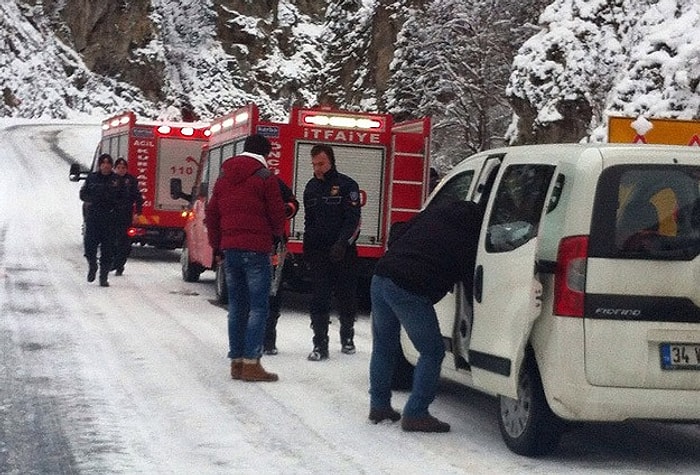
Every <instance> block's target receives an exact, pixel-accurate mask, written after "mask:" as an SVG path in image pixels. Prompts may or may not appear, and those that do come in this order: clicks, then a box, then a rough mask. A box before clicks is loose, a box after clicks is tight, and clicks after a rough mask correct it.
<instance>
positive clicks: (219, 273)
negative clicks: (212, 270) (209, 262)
mask: <svg viewBox="0 0 700 475" xmlns="http://www.w3.org/2000/svg"><path fill="white" fill-rule="evenodd" d="M214 288H215V289H216V301H217V302H219V303H220V304H222V305H226V304H228V287H227V286H226V273H225V272H224V266H216V280H215V282H214Z"/></svg>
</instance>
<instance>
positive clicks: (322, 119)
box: [301, 111, 384, 129]
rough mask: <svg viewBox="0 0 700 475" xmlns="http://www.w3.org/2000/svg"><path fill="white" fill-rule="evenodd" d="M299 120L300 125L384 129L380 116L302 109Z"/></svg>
mask: <svg viewBox="0 0 700 475" xmlns="http://www.w3.org/2000/svg"><path fill="white" fill-rule="evenodd" d="M301 122H302V125H316V126H320V127H338V128H342V129H384V119H383V118H382V117H367V116H351V115H326V114H319V113H317V112H309V111H302V113H301Z"/></svg>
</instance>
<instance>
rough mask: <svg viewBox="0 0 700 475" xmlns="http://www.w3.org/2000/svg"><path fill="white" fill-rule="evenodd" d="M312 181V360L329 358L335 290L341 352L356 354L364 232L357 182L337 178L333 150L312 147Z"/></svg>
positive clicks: (307, 217) (308, 213) (307, 210)
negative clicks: (360, 240) (359, 242)
mask: <svg viewBox="0 0 700 475" xmlns="http://www.w3.org/2000/svg"><path fill="white" fill-rule="evenodd" d="M311 162H312V165H313V170H314V176H313V178H311V180H309V182H308V183H307V184H306V188H305V189H304V258H305V259H306V260H307V262H308V263H309V266H310V270H311V278H312V283H313V295H312V299H311V309H310V313H311V328H312V329H313V332H314V336H313V345H314V348H313V351H312V352H311V353H310V354H309V357H308V359H309V360H310V361H321V360H325V359H327V358H328V319H329V316H330V306H331V297H332V294H333V291H334V290H335V296H336V298H337V301H338V306H339V308H338V314H339V317H340V342H341V351H342V352H343V353H345V354H353V353H355V344H354V343H353V338H354V336H355V330H354V325H355V316H356V314H357V304H356V301H355V297H356V290H357V268H358V261H357V247H356V245H355V241H356V240H357V236H358V235H359V232H360V190H359V187H358V185H357V182H355V180H353V179H352V178H350V177H349V176H347V175H343V174H342V173H338V170H337V169H336V166H335V155H334V153H333V148H332V147H331V146H329V145H325V144H318V145H315V146H313V147H312V148H311Z"/></svg>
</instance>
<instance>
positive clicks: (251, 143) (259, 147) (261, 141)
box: [243, 134, 272, 157]
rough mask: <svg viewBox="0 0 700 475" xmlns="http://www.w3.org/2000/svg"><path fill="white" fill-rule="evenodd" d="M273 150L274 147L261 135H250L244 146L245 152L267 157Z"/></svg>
mask: <svg viewBox="0 0 700 475" xmlns="http://www.w3.org/2000/svg"><path fill="white" fill-rule="evenodd" d="M270 150H272V145H270V141H269V140H267V137H265V136H264V135H260V134H254V135H249V136H248V137H246V139H245V144H243V151H244V152H249V153H254V154H256V155H262V156H263V157H267V156H268V155H269V154H270Z"/></svg>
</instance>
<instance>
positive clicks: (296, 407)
mask: <svg viewBox="0 0 700 475" xmlns="http://www.w3.org/2000/svg"><path fill="white" fill-rule="evenodd" d="M98 137H99V125H98V121H95V122H94V123H91V124H87V125H85V124H74V123H72V124H68V123H60V122H54V123H49V124H38V123H31V122H29V123H26V122H25V123H23V124H19V123H17V121H13V122H8V121H7V120H5V121H4V122H3V121H2V120H0V150H2V153H1V154H0V156H1V157H2V166H3V172H2V173H1V174H0V198H1V201H0V202H2V203H3V204H4V206H3V211H2V213H0V283H1V284H2V285H0V305H1V313H0V473H9V474H25V473H285V474H287V473H397V474H398V473H400V474H411V473H478V474H482V473H498V474H502V473H576V474H579V473H600V472H608V473H609V472H614V473H627V474H633V473H634V474H636V473H671V472H672V473H698V472H700V451H698V447H699V446H700V427H699V426H698V425H670V424H658V423H642V422H636V423H626V424H618V425H614V424H590V425H583V426H579V427H577V428H575V429H574V430H572V431H571V432H570V433H569V434H567V435H566V436H565V437H564V439H563V440H562V444H561V447H560V448H559V449H558V450H557V451H555V452H554V453H553V454H552V455H550V456H548V457H546V458H543V459H528V458H524V457H520V456H517V455H514V454H512V453H511V452H509V451H508V450H507V449H506V447H505V446H504V445H503V443H502V442H501V439H500V434H499V433H498V427H497V423H496V417H495V414H496V401H495V400H494V399H493V398H491V397H489V396H485V395H482V394H480V393H477V392H474V391H472V390H469V389H467V388H463V387H460V386H457V385H453V384H450V383H447V382H445V383H444V384H443V385H442V386H441V392H440V394H439V396H438V398H437V400H436V402H435V403H434V404H433V405H432V407H431V409H432V412H433V413H434V414H435V415H436V416H437V417H439V418H441V419H444V420H446V421H448V422H450V423H451V424H452V432H450V433H448V434H408V433H403V432H402V431H401V429H400V427H399V425H398V424H380V425H372V424H370V423H369V422H368V421H367V414H368V394H367V390H368V383H367V369H368V361H369V350H370V344H371V338H370V333H369V316H368V315H361V316H360V317H359V320H358V322H357V326H356V331H357V336H356V344H357V346H358V353H357V354H356V355H353V356H348V355H343V354H341V353H340V347H339V345H338V344H337V341H334V342H333V343H334V344H333V345H332V346H331V358H330V360H329V361H327V362H322V363H312V362H308V361H307V360H306V355H307V353H308V351H309V350H310V342H311V330H310V329H309V320H308V316H307V314H306V311H305V308H306V297H304V296H300V295H295V294H286V295H285V297H286V300H285V305H284V309H283V316H282V318H281V319H280V322H279V327H278V333H279V341H278V347H279V348H280V354H279V355H277V356H272V357H265V358H264V365H265V367H266V368H267V369H269V370H271V371H275V372H277V373H279V375H280V381H279V382H277V383H245V382H240V381H232V380H231V379H230V377H229V374H228V371H229V368H228V360H227V359H226V357H225V355H226V348H227V343H226V312H225V310H224V309H223V308H221V307H219V306H217V305H214V304H213V303H212V301H213V298H214V289H213V285H212V279H213V274H211V273H205V274H204V275H203V276H202V281H201V282H199V283H185V282H183V281H182V280H181V277H180V268H179V263H178V259H179V252H177V251H155V250H152V249H148V248H146V249H143V248H139V249H136V250H135V251H134V253H133V255H132V258H131V259H130V260H129V262H128V264H127V268H126V272H125V274H124V276H123V277H115V276H111V277H110V283H111V287H109V288H101V287H99V286H97V285H96V284H95V283H93V284H88V283H87V282H86V281H85V273H86V264H85V261H84V258H83V257H82V244H81V236H80V226H81V216H80V202H79V200H78V188H79V186H80V185H78V184H75V183H71V182H69V181H68V167H69V166H68V162H69V161H73V160H76V161H81V162H83V163H86V164H87V163H88V162H89V161H90V159H91V156H92V152H93V150H94V146H95V143H96V141H97V138H98ZM337 328H338V327H337V324H334V325H332V326H331V329H332V331H337ZM332 336H333V337H336V335H335V334H332ZM334 339H335V338H334ZM405 400H406V393H396V394H395V398H394V405H395V407H397V408H399V409H400V408H401V407H402V405H403V403H404V402H405Z"/></svg>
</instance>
